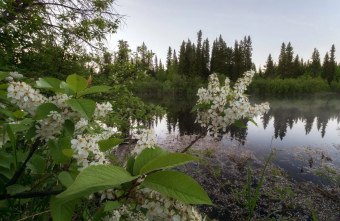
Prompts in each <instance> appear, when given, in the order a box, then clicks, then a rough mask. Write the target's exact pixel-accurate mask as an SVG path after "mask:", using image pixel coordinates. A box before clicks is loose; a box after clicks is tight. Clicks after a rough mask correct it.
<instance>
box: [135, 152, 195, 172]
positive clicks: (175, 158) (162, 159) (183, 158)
mask: <svg viewBox="0 0 340 221" xmlns="http://www.w3.org/2000/svg"><path fill="white" fill-rule="evenodd" d="M198 159H199V158H198V157H193V156H190V155H188V154H184V153H169V154H165V155H162V156H159V157H157V158H155V159H153V160H151V161H149V162H148V163H147V164H145V165H144V166H143V168H142V169H141V170H140V172H139V173H140V174H144V173H147V172H150V171H153V170H159V169H168V168H171V167H176V166H180V165H183V164H186V163H189V162H191V161H194V160H198Z"/></svg>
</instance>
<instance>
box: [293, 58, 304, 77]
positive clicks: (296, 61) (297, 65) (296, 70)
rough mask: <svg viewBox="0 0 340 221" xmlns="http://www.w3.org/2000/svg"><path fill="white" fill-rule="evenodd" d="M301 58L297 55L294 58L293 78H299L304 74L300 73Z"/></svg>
mask: <svg viewBox="0 0 340 221" xmlns="http://www.w3.org/2000/svg"><path fill="white" fill-rule="evenodd" d="M300 70H301V68H300V58H299V55H298V54H297V55H296V56H295V58H294V62H293V75H292V77H293V78H297V77H299V76H301V75H302V74H303V73H300Z"/></svg>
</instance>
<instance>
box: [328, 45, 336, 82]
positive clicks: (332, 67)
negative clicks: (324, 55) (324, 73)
mask: <svg viewBox="0 0 340 221" xmlns="http://www.w3.org/2000/svg"><path fill="white" fill-rule="evenodd" d="M335 65H336V64H335V46H334V44H333V45H332V47H331V51H330V58H329V77H328V83H331V81H332V80H333V79H334V76H335Z"/></svg>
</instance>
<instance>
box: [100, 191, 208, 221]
mask: <svg viewBox="0 0 340 221" xmlns="http://www.w3.org/2000/svg"><path fill="white" fill-rule="evenodd" d="M136 197H137V202H138V204H137V207H136V210H137V211H138V212H137V213H135V212H133V211H134V208H129V207H126V206H122V207H121V208H119V209H116V210H113V211H112V212H111V216H107V217H105V219H104V220H105V221H118V220H121V219H120V218H121V217H123V216H124V217H128V218H126V219H124V220H149V221H152V220H164V221H186V220H195V221H204V220H205V217H204V218H203V217H202V215H201V214H200V213H199V212H198V211H197V209H196V208H195V207H193V206H191V205H189V204H185V203H183V202H180V201H178V200H175V199H172V198H170V197H167V196H165V195H162V194H160V193H158V192H156V191H154V190H150V189H148V188H145V189H140V190H138V194H137V195H136ZM141 208H145V209H147V210H148V211H147V213H146V215H144V214H143V213H141V212H140V209H141Z"/></svg>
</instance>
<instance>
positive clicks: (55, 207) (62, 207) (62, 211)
mask: <svg viewBox="0 0 340 221" xmlns="http://www.w3.org/2000/svg"><path fill="white" fill-rule="evenodd" d="M75 205H76V200H70V201H68V202H65V201H63V200H59V199H57V198H56V197H55V196H52V197H51V203H50V208H51V215H52V219H53V221H69V220H71V219H72V216H73V212H74V208H75Z"/></svg>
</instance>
